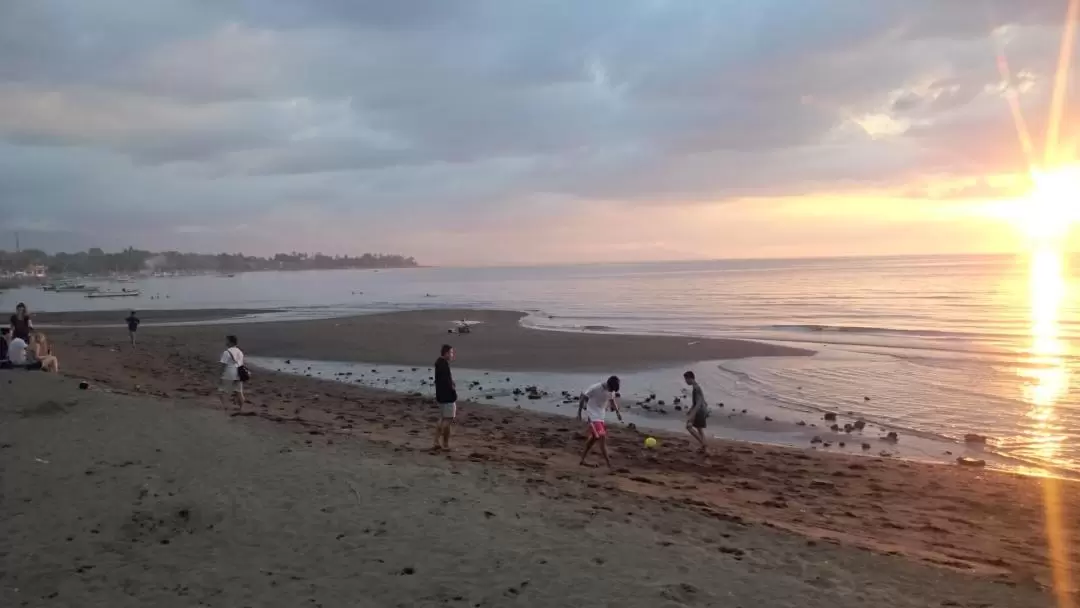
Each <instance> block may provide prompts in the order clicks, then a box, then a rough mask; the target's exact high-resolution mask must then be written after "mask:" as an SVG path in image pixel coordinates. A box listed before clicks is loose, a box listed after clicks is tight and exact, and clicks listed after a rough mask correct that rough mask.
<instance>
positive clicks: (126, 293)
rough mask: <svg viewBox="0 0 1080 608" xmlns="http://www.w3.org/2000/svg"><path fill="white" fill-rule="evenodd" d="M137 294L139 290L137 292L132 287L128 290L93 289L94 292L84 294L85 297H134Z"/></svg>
mask: <svg viewBox="0 0 1080 608" xmlns="http://www.w3.org/2000/svg"><path fill="white" fill-rule="evenodd" d="M138 295H140V292H139V290H138V289H132V290H130V291H128V290H127V289H125V290H123V291H94V292H91V293H88V294H86V297H88V298H134V297H136V296H138Z"/></svg>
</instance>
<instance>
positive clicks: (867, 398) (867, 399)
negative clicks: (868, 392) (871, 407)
mask: <svg viewBox="0 0 1080 608" xmlns="http://www.w3.org/2000/svg"><path fill="white" fill-rule="evenodd" d="M862 399H863V401H869V400H870V397H863V398H862Z"/></svg>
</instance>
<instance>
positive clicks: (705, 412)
mask: <svg viewBox="0 0 1080 608" xmlns="http://www.w3.org/2000/svg"><path fill="white" fill-rule="evenodd" d="M683 380H685V381H686V383H687V384H688V385H690V387H691V388H690V411H689V412H686V431H687V432H688V433H690V436H691V437H693V438H694V440H695V441H697V442H698V444H700V446H701V448H700V450H699V451H700V452H701V453H702V454H704V453H706V452H707V451H708V449H707V448H706V447H705V419H706V418H708V417H709V404H708V403H706V402H705V391H703V390H701V385H700V384H698V383H697V378H696V377H694V372H691V371H688V372H686V373H685V374H683Z"/></svg>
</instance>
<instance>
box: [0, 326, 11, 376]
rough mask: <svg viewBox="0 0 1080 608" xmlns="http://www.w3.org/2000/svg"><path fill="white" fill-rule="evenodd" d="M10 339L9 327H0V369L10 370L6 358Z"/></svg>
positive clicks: (9, 364)
mask: <svg viewBox="0 0 1080 608" xmlns="http://www.w3.org/2000/svg"><path fill="white" fill-rule="evenodd" d="M10 338H11V328H10V327H0V369H11V359H9V358H8V340H9V339H10Z"/></svg>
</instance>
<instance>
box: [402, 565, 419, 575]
mask: <svg viewBox="0 0 1080 608" xmlns="http://www.w3.org/2000/svg"><path fill="white" fill-rule="evenodd" d="M414 574H416V568H412V567H408V568H402V569H401V576H412V575H414Z"/></svg>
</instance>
